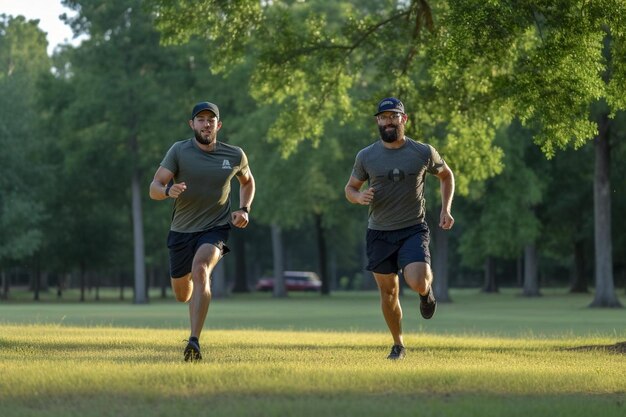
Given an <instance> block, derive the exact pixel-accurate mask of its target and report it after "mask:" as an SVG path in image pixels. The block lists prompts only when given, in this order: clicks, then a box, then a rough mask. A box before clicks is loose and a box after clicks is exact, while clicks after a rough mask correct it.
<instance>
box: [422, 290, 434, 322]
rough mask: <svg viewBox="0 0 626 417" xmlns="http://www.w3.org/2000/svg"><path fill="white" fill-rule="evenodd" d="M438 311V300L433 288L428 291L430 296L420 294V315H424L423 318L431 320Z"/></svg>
mask: <svg viewBox="0 0 626 417" xmlns="http://www.w3.org/2000/svg"><path fill="white" fill-rule="evenodd" d="M436 309H437V300H435V295H434V294H433V289H432V288H431V289H430V290H429V291H428V295H422V294H420V313H422V317H424V318H425V319H429V318H431V317H432V316H434V315H435V310H436Z"/></svg>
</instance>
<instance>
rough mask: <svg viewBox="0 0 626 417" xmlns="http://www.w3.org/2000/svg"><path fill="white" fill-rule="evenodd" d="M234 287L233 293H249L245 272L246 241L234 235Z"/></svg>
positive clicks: (240, 236)
mask: <svg viewBox="0 0 626 417" xmlns="http://www.w3.org/2000/svg"><path fill="white" fill-rule="evenodd" d="M234 238H235V239H234V244H235V285H234V286H233V292H235V293H246V292H250V288H249V287H248V273H247V270H246V267H247V265H246V264H247V262H246V241H245V239H244V238H243V236H242V235H239V234H235V236H234Z"/></svg>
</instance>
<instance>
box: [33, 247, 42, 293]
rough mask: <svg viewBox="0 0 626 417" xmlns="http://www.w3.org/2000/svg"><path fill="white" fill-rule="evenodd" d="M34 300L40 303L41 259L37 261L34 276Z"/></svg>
mask: <svg viewBox="0 0 626 417" xmlns="http://www.w3.org/2000/svg"><path fill="white" fill-rule="evenodd" d="M33 284H34V285H33V300H34V301H39V291H40V290H41V265H40V264H39V258H38V257H37V259H35V273H34V276H33Z"/></svg>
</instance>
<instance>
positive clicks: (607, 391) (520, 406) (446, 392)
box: [0, 290, 626, 417]
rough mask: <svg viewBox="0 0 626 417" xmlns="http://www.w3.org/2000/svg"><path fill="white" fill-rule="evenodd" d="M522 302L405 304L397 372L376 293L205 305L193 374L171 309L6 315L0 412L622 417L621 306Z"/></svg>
mask: <svg viewBox="0 0 626 417" xmlns="http://www.w3.org/2000/svg"><path fill="white" fill-rule="evenodd" d="M518 293H519V291H518V290H508V291H503V293H501V294H498V295H487V294H480V293H479V292H478V291H477V290H456V291H452V297H453V300H454V302H453V303H450V304H440V306H439V309H438V311H437V314H436V316H435V318H434V319H433V320H431V321H425V320H422V319H421V318H420V317H419V312H418V305H417V301H416V299H415V297H414V296H412V295H411V294H409V293H407V294H406V295H405V296H403V298H402V302H403V308H404V315H405V320H404V331H405V343H406V345H407V349H408V356H407V358H406V359H405V360H404V361H397V362H391V361H388V360H386V359H385V357H386V355H387V353H388V351H389V349H390V347H391V339H390V336H389V335H388V332H387V330H386V327H385V324H384V321H383V319H382V315H381V313H380V309H379V303H378V297H377V294H376V293H374V292H372V293H336V294H333V295H332V296H330V297H320V296H319V295H315V294H293V295H291V296H290V297H289V298H288V299H284V300H276V299H273V298H271V296H269V295H267V294H252V295H243V296H240V295H237V296H232V297H229V298H227V299H220V300H215V301H214V302H213V304H212V306H211V310H210V311H209V318H208V320H207V324H206V326H205V327H206V330H205V332H204V333H203V335H202V339H201V343H202V346H203V354H204V356H205V360H204V361H203V362H202V363H198V364H189V363H184V362H183V361H182V350H183V348H184V346H185V343H184V342H183V339H185V338H186V337H187V336H188V330H187V309H186V306H184V305H181V304H177V303H175V302H173V301H154V302H152V303H151V304H149V305H143V306H137V305H132V304H125V303H119V302H107V303H94V302H89V303H87V304H80V303H58V302H55V301H45V302H43V303H38V304H31V303H23V302H9V303H4V304H0V416H3V417H10V416H85V417H88V416H137V415H142V416H143V415H145V416H179V415H182V416H186V415H189V416H195V415H202V416H204V415H206V416H359V417H365V416H525V417H526V416H533V417H536V416H568V417H570V416H585V417H588V416H590V415H593V416H595V415H598V416H603V417H604V416H620V417H623V416H624V415H626V352H625V348H626V346H624V345H626V309H609V310H607V309H588V308H586V306H587V305H588V304H589V302H590V301H591V299H592V297H591V296H590V295H583V296H580V295H576V296H573V295H568V294H566V293H565V291H559V290H544V291H543V293H544V296H543V297H539V298H524V297H519V296H518V295H517V294H518ZM622 302H623V303H624V302H625V300H624V297H622Z"/></svg>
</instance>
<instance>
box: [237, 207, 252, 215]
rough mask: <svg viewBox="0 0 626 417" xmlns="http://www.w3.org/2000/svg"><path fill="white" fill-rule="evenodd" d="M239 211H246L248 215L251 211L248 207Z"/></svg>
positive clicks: (240, 208)
mask: <svg viewBox="0 0 626 417" xmlns="http://www.w3.org/2000/svg"><path fill="white" fill-rule="evenodd" d="M239 210H241V211H245V212H246V213H250V209H249V208H248V207H246V206H243V207H239Z"/></svg>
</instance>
